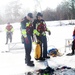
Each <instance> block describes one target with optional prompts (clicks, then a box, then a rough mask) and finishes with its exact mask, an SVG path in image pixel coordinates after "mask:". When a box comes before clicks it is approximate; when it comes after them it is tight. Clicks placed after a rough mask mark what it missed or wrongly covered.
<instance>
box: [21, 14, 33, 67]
mask: <svg viewBox="0 0 75 75" xmlns="http://www.w3.org/2000/svg"><path fill="white" fill-rule="evenodd" d="M32 18H33V14H32V13H28V14H27V16H26V17H25V18H24V20H22V21H21V33H22V39H23V40H24V41H23V44H24V48H25V63H26V64H27V66H34V63H33V61H31V56H30V53H31V50H32V34H33V31H32V30H33V26H32Z"/></svg>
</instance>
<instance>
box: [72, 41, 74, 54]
mask: <svg viewBox="0 0 75 75" xmlns="http://www.w3.org/2000/svg"><path fill="white" fill-rule="evenodd" d="M72 54H74V41H73V42H72Z"/></svg>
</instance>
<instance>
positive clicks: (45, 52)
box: [42, 36, 50, 58]
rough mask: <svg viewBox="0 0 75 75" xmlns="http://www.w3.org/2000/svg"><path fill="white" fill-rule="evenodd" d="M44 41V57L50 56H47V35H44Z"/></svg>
mask: <svg viewBox="0 0 75 75" xmlns="http://www.w3.org/2000/svg"><path fill="white" fill-rule="evenodd" d="M42 42H43V58H50V57H48V56H47V38H46V36H42Z"/></svg>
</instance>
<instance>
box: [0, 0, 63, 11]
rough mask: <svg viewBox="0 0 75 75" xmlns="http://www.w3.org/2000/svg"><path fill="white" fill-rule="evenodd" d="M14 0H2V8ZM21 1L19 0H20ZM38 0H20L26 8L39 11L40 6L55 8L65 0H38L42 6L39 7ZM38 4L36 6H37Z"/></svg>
mask: <svg viewBox="0 0 75 75" xmlns="http://www.w3.org/2000/svg"><path fill="white" fill-rule="evenodd" d="M11 1H14V0H0V9H3V8H5V6H6V5H7V4H9V2H11ZM18 1H19V0H18ZM36 1H37V0H20V2H21V3H22V4H23V8H26V9H28V10H34V9H36V8H37V10H38V11H40V9H39V8H40V7H41V9H42V10H44V9H46V8H47V7H49V8H52V9H55V8H56V7H57V5H59V4H60V3H61V2H62V1H63V0H38V1H40V6H39V7H38V5H39V4H38V3H36ZM35 5H36V6H35Z"/></svg>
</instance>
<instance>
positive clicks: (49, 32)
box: [42, 20, 51, 35]
mask: <svg viewBox="0 0 75 75" xmlns="http://www.w3.org/2000/svg"><path fill="white" fill-rule="evenodd" d="M42 21H43V24H44V25H45V27H46V31H47V32H48V34H49V35H51V31H50V30H49V29H48V28H47V26H46V23H45V21H44V20H42Z"/></svg>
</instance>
